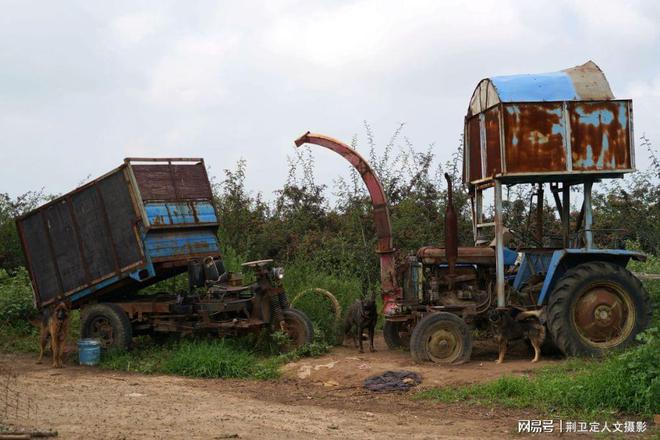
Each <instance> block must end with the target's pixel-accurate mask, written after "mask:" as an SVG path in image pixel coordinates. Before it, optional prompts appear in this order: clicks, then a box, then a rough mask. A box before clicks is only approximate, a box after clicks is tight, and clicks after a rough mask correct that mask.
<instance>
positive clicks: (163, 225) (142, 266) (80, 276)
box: [16, 158, 312, 347]
mask: <svg viewBox="0 0 660 440" xmlns="http://www.w3.org/2000/svg"><path fill="white" fill-rule="evenodd" d="M16 223H17V227H18V232H19V236H20V239H21V242H22V245H23V251H24V254H25V257H26V262H27V267H28V271H29V273H30V279H31V282H32V287H33V290H34V300H35V305H36V306H37V307H38V308H44V307H51V306H52V305H53V304H55V303H58V302H61V301H65V302H67V303H68V304H70V306H71V307H72V308H80V309H81V310H82V322H81V334H82V336H83V337H97V338H100V339H101V340H102V341H103V342H104V345H105V346H110V345H113V346H119V347H128V346H129V345H130V342H131V339H132V336H133V335H136V334H155V333H159V332H160V333H162V332H179V333H192V332H196V331H212V332H216V333H218V334H227V333H237V332H240V331H244V330H250V329H258V328H261V327H264V326H269V327H272V328H273V329H275V330H283V331H285V332H287V333H289V334H290V335H291V336H292V339H293V340H294V341H295V344H294V345H300V344H303V343H307V342H310V341H311V337H312V330H311V324H310V323H309V320H308V319H307V317H306V316H304V314H302V313H301V312H299V311H297V310H294V309H291V308H289V306H288V301H287V299H286V294H285V292H284V291H283V289H282V287H281V282H280V278H281V276H282V271H281V270H280V269H278V268H273V267H272V264H271V263H272V261H270V260H262V261H257V262H250V263H246V264H245V267H246V268H248V270H254V271H256V275H257V281H258V282H257V283H255V284H252V285H247V286H245V285H242V278H241V275H240V274H232V273H228V272H226V271H225V270H224V266H223V264H222V258H221V253H220V245H219V242H218V237H217V232H218V213H217V211H216V207H215V203H214V200H213V192H212V189H211V185H210V182H209V179H208V176H207V173H206V168H205V165H204V161H203V159H194V158H166V159H155V158H127V159H125V160H124V163H123V164H122V165H121V166H119V167H118V168H116V169H114V170H112V171H110V172H109V173H107V174H105V175H103V176H101V177H99V178H98V179H95V180H93V181H91V182H89V183H87V184H85V185H83V186H81V187H80V188H77V189H76V190H74V191H72V192H70V193H67V194H65V195H63V196H61V197H58V198H56V199H54V200H52V201H50V202H49V203H47V204H45V205H43V206H41V207H39V208H37V209H35V210H34V211H32V212H29V213H27V214H26V215H24V216H22V217H20V218H18V219H17V221H16ZM184 272H188V274H189V277H188V278H189V283H188V284H189V285H188V288H187V289H185V290H184V291H183V292H164V293H162V294H158V295H144V294H142V292H141V290H142V289H144V288H145V287H148V286H150V285H152V284H154V283H157V282H159V281H162V280H165V279H168V278H171V277H173V276H175V275H178V274H181V273H184Z"/></svg>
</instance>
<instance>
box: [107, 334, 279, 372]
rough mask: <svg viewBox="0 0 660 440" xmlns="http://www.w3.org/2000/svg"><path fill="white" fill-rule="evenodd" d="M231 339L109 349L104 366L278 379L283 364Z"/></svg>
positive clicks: (131, 369) (147, 370)
mask: <svg viewBox="0 0 660 440" xmlns="http://www.w3.org/2000/svg"><path fill="white" fill-rule="evenodd" d="M273 359H274V358H267V357H263V356H258V355H257V354H255V353H253V352H251V351H249V350H246V349H244V348H241V347H240V346H238V345H237V344H235V343H232V342H230V341H227V340H224V339H219V340H213V341H212V340H189V339H182V340H180V341H175V342H172V343H169V344H166V345H164V346H157V345H154V344H150V345H146V346H142V347H140V348H139V349H136V350H132V351H128V352H126V351H122V352H119V351H114V352H112V351H111V352H108V353H106V354H105V355H104V356H103V357H102V361H101V367H102V368H109V369H113V370H121V371H133V372H138V373H144V374H153V373H165V374H175V375H180V376H189V377H214V378H254V379H276V378H277V377H279V364H278V363H276V362H274V361H273Z"/></svg>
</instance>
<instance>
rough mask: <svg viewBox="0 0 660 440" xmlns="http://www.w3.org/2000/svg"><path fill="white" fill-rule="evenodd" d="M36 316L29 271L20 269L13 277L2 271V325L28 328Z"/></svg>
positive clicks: (0, 294)
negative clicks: (31, 319)
mask: <svg viewBox="0 0 660 440" xmlns="http://www.w3.org/2000/svg"><path fill="white" fill-rule="evenodd" d="M35 315H36V309H35V308H34V302H33V295H32V286H31V284H30V278H29V277H28V273H27V270H25V268H24V267H20V266H19V267H18V268H17V269H16V270H15V273H14V274H13V275H9V274H8V273H7V271H5V270H4V269H0V324H2V325H3V326H13V327H19V328H27V327H28V326H29V323H28V320H29V319H30V318H31V317H34V316H35Z"/></svg>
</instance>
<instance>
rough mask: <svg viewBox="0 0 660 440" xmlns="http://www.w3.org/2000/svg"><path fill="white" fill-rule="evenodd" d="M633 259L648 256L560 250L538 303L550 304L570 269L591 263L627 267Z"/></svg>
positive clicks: (544, 283) (605, 251)
mask: <svg viewBox="0 0 660 440" xmlns="http://www.w3.org/2000/svg"><path fill="white" fill-rule="evenodd" d="M631 259H633V260H638V261H644V260H646V255H645V254H643V253H642V252H637V251H630V250H626V249H585V248H581V249H559V250H556V251H554V252H553V254H552V258H551V259H550V263H549V264H548V270H547V272H546V275H545V280H544V281H543V287H542V288H541V293H540V295H539V299H538V301H537V305H539V306H541V305H544V304H546V303H547V302H548V298H549V296H550V292H552V290H553V289H554V287H555V284H556V283H557V281H558V280H559V279H560V278H561V277H562V276H563V275H564V273H566V271H568V270H569V269H571V268H573V267H575V266H577V265H579V264H582V263H587V262H590V261H606V262H609V263H614V264H617V265H619V266H621V267H626V265H627V264H628V261H630V260H631Z"/></svg>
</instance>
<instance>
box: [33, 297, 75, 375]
mask: <svg viewBox="0 0 660 440" xmlns="http://www.w3.org/2000/svg"><path fill="white" fill-rule="evenodd" d="M69 315H70V310H69V306H68V305H67V304H66V303H65V302H64V301H60V302H59V303H57V305H55V307H53V308H52V309H44V311H43V314H42V317H41V323H40V326H39V330H40V334H41V340H40V343H41V347H40V348H41V350H40V352H39V360H38V361H37V363H38V364H40V363H41V360H42V359H43V357H44V352H45V351H46V345H47V344H48V339H50V346H51V351H52V352H53V367H54V368H62V367H64V365H63V364H62V354H63V352H64V344H65V342H66V336H67V334H68V333H69Z"/></svg>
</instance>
